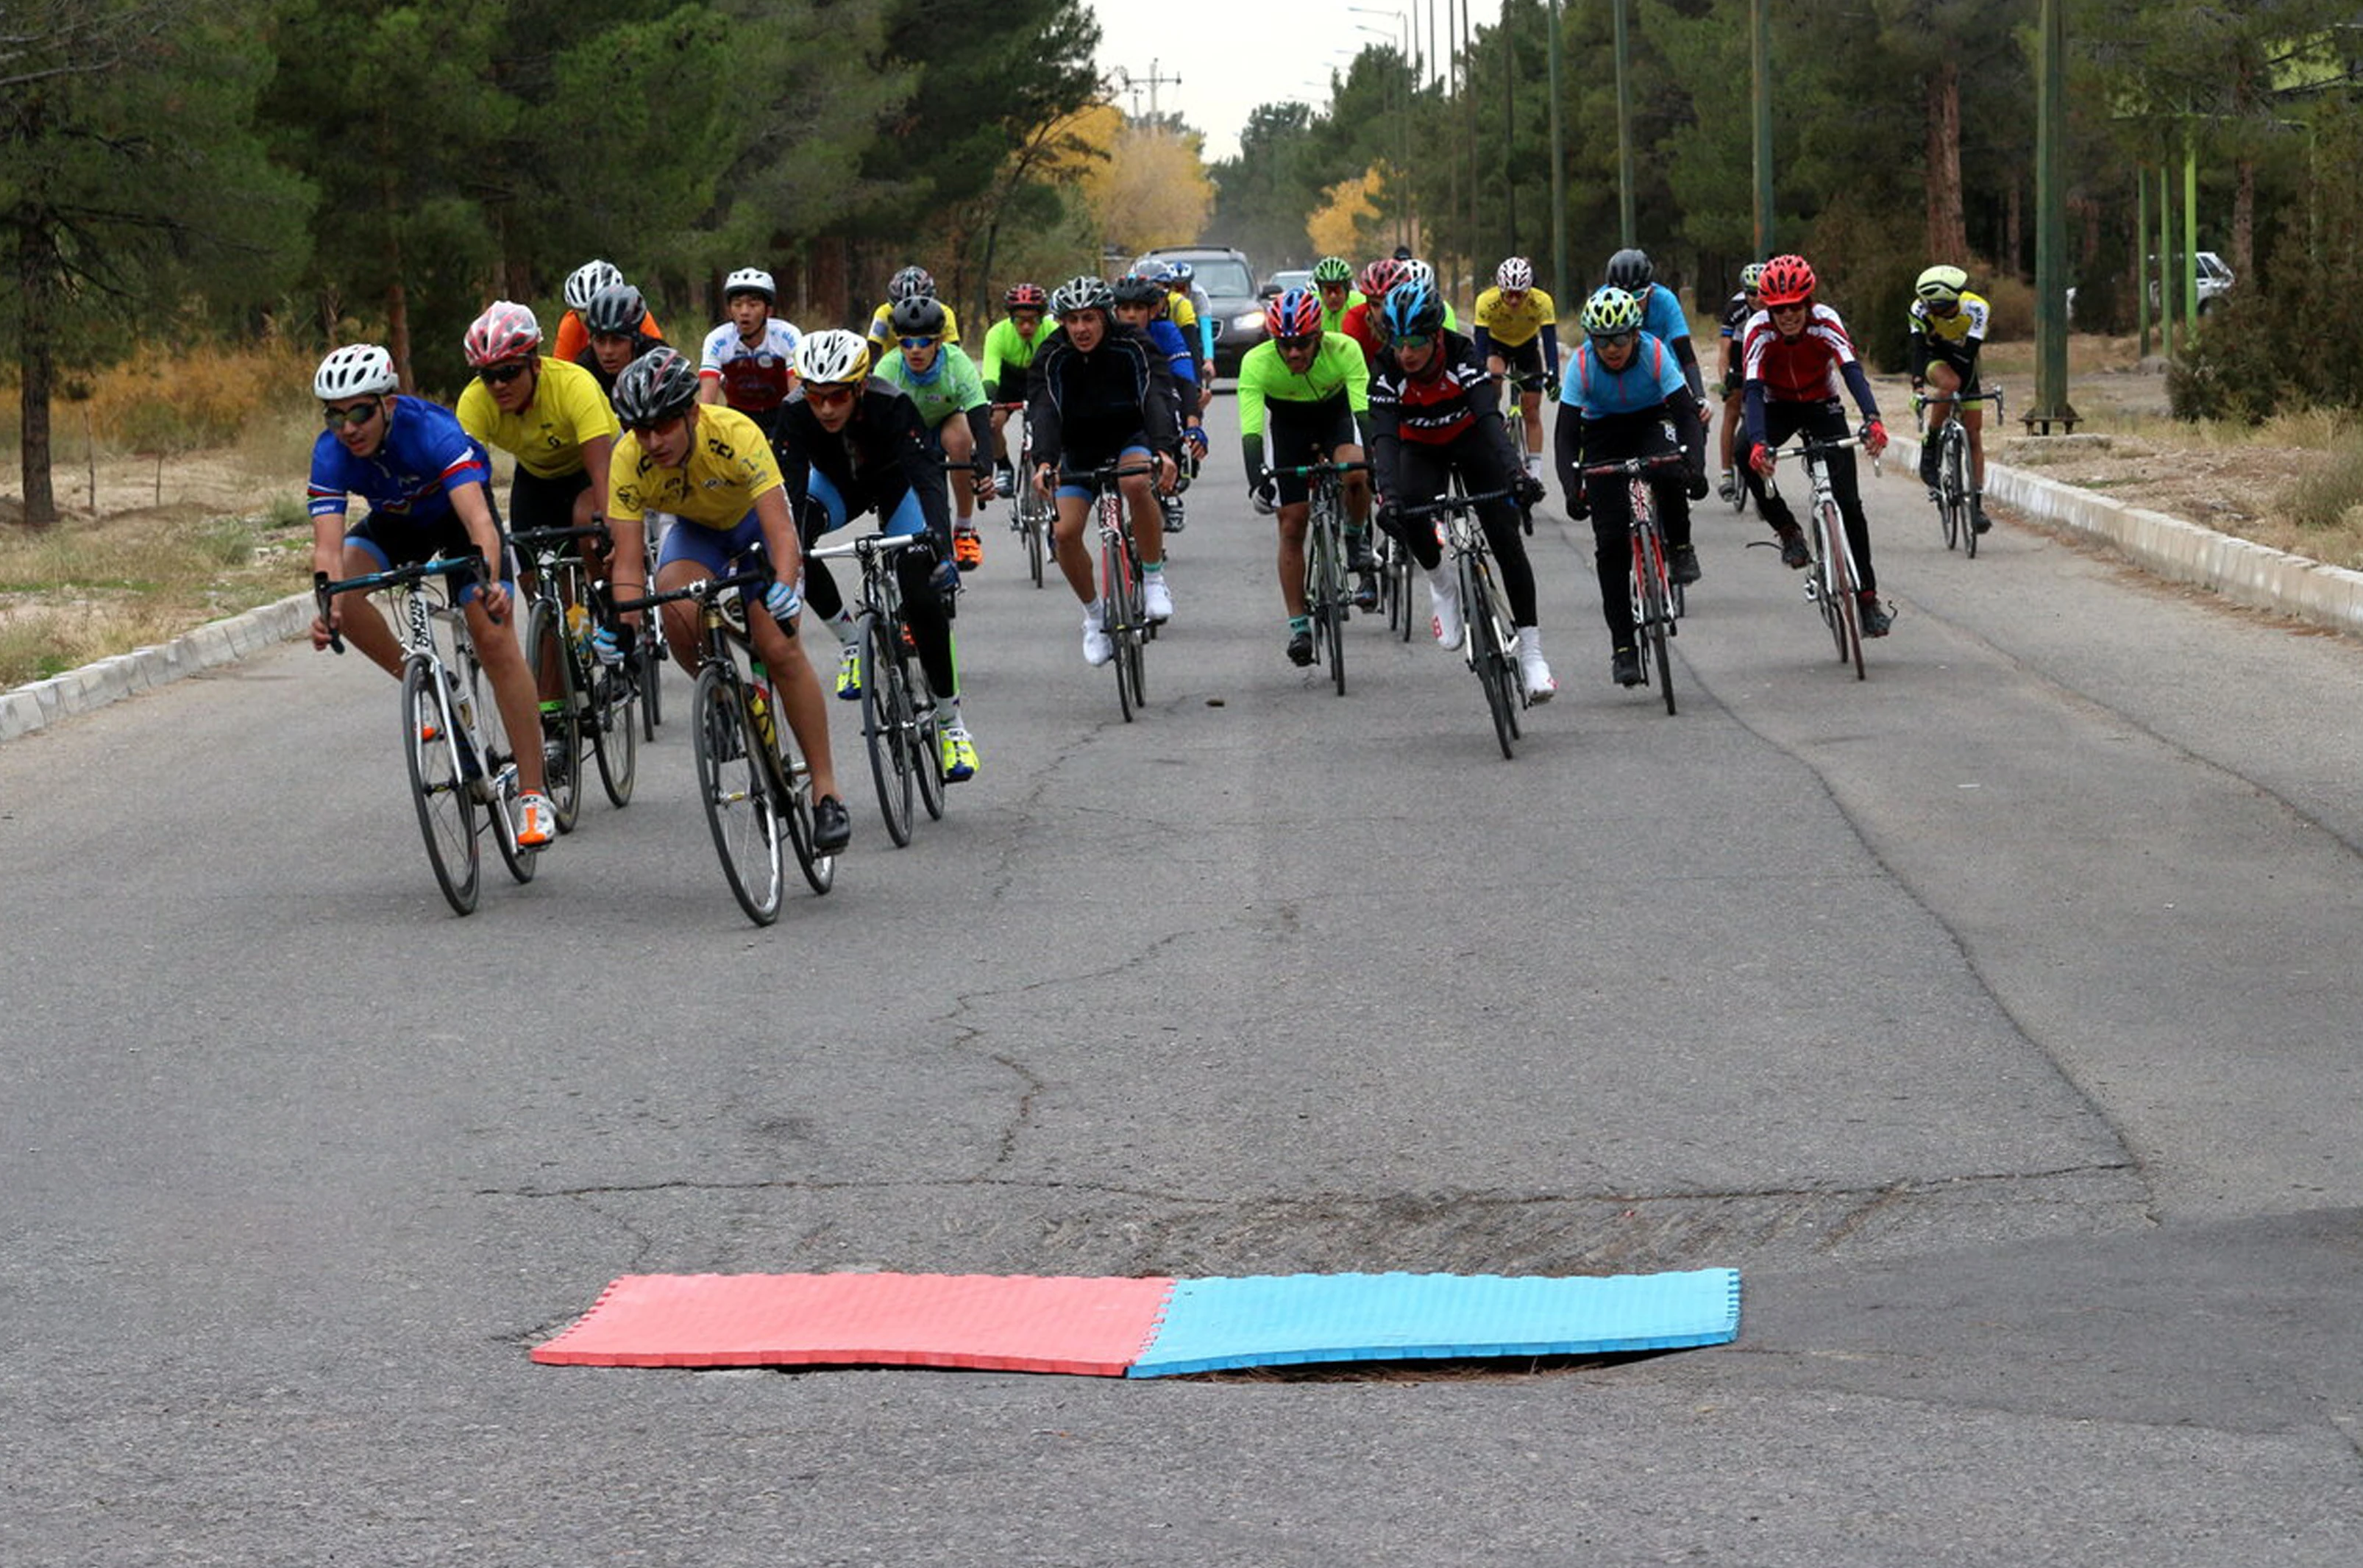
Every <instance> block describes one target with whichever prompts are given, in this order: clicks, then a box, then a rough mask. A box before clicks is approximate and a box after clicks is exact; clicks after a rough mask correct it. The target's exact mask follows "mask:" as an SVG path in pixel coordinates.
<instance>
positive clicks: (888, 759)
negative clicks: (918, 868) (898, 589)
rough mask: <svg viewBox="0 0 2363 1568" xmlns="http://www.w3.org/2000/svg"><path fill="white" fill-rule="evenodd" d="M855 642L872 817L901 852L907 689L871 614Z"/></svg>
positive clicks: (906, 799)
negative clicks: (872, 783)
mask: <svg viewBox="0 0 2363 1568" xmlns="http://www.w3.org/2000/svg"><path fill="white" fill-rule="evenodd" d="M857 635H859V636H860V641H861V659H862V681H861V738H862V740H863V742H864V743H865V744H866V745H867V746H868V748H869V752H870V776H871V778H873V779H875V780H876V781H877V785H878V814H879V815H880V816H882V817H883V818H884V819H885V820H886V836H887V837H888V838H891V839H893V841H894V847H895V848H897V849H901V848H903V847H904V846H905V845H908V844H909V843H910V842H911V802H912V800H913V798H914V795H915V786H916V782H917V781H916V780H915V778H912V767H911V764H912V756H911V745H910V739H909V735H908V734H907V733H906V732H907V731H908V730H909V729H910V728H911V727H912V723H913V719H912V713H911V691H910V688H909V686H908V685H907V684H906V683H905V682H906V680H907V679H908V677H907V673H906V671H905V670H904V667H903V661H902V659H901V658H899V657H896V649H895V647H894V644H895V642H896V641H897V634H896V632H895V631H894V629H893V628H892V627H891V626H889V625H888V624H886V622H885V621H884V620H883V619H882V617H880V616H879V615H878V613H876V612H874V611H871V612H867V613H864V614H863V615H862V617H861V625H860V631H859V633H858V634H857Z"/></svg>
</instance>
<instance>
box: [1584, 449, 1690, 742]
mask: <svg viewBox="0 0 2363 1568" xmlns="http://www.w3.org/2000/svg"><path fill="white" fill-rule="evenodd" d="M1688 461H1689V460H1688V459H1687V458H1684V457H1683V456H1682V454H1681V453H1680V452H1662V453H1659V454H1656V455H1654V456H1651V457H1647V458H1623V459H1621V460H1619V461H1616V462H1613V463H1593V464H1587V465H1586V466H1585V468H1584V469H1583V474H1584V477H1585V478H1586V479H1592V478H1602V479H1618V478H1621V479H1623V480H1625V484H1626V486H1627V494H1628V497H1629V505H1630V508H1631V511H1632V524H1631V525H1630V526H1629V527H1628V528H1627V529H1626V533H1627V534H1628V535H1629V536H1630V544H1631V548H1632V558H1633V561H1632V575H1631V577H1630V579H1629V585H1630V589H1631V591H1632V595H1633V630H1634V634H1635V635H1636V636H1638V637H1640V638H1642V639H1644V640H1645V641H1646V642H1647V644H1648V646H1649V649H1650V652H1651V655H1652V657H1653V658H1654V661H1655V663H1656V664H1657V667H1658V686H1659V691H1660V692H1661V693H1662V695H1663V696H1664V698H1665V703H1666V712H1668V713H1671V712H1674V679H1673V662H1672V658H1671V657H1670V655H1669V653H1668V652H1667V649H1666V639H1667V638H1669V637H1670V636H1673V635H1676V634H1677V633H1678V632H1679V631H1680V630H1681V627H1680V625H1679V624H1678V622H1679V620H1680V618H1681V613H1682V603H1681V587H1680V586H1679V585H1678V584H1676V583H1675V581H1674V580H1673V573H1672V570H1671V569H1670V566H1669V564H1668V561H1667V554H1666V550H1667V547H1666V533H1665V527H1664V525H1662V524H1660V523H1659V521H1658V495H1657V487H1656V486H1655V485H1654V484H1653V483H1651V480H1652V479H1653V478H1654V477H1656V476H1658V475H1661V474H1662V475H1668V476H1671V475H1674V474H1678V473H1681V471H1682V470H1683V469H1685V468H1686V467H1687V466H1688ZM1641 668H1642V675H1643V677H1644V678H1645V679H1646V678H1647V674H1648V665H1647V663H1644V664H1643V666H1642V667H1641Z"/></svg>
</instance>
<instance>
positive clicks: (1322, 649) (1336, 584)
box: [1304, 502, 1346, 697]
mask: <svg viewBox="0 0 2363 1568" xmlns="http://www.w3.org/2000/svg"><path fill="white" fill-rule="evenodd" d="M1306 544H1307V546H1308V547H1309V548H1308V553H1307V554H1306V556H1305V561H1304V565H1305V577H1306V583H1305V588H1306V595H1305V599H1306V603H1305V608H1306V609H1308V610H1310V611H1311V612H1312V613H1313V644H1314V646H1315V648H1316V649H1318V650H1319V656H1320V657H1323V658H1325V659H1326V660H1328V662H1329V679H1330V680H1331V682H1332V683H1333V684H1334V685H1335V686H1336V687H1337V695H1338V696H1340V697H1343V696H1344V695H1346V634H1345V627H1346V570H1345V562H1344V560H1343V559H1342V558H1341V549H1340V541H1339V538H1338V519H1337V507H1336V503H1335V502H1329V503H1327V504H1326V505H1322V506H1321V507H1320V508H1319V510H1318V512H1317V513H1316V515H1315V517H1314V519H1313V528H1312V533H1311V536H1310V538H1308V539H1307V541H1306Z"/></svg>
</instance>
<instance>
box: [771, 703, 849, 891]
mask: <svg viewBox="0 0 2363 1568" xmlns="http://www.w3.org/2000/svg"><path fill="white" fill-rule="evenodd" d="M765 772H766V774H767V775H768V777H769V778H770V779H771V790H772V793H773V799H774V800H776V801H778V802H779V808H778V809H779V813H780V819H781V821H782V822H783V823H786V824H787V833H788V852H789V853H790V854H791V855H793V856H795V862H796V869H797V870H799V871H801V872H803V873H804V883H805V885H806V886H807V887H809V888H811V889H812V890H813V891H814V892H815V893H816V894H823V893H826V892H827V891H828V890H829V889H831V888H833V887H835V886H837V856H836V854H835V852H833V851H832V852H831V853H829V854H827V855H823V854H822V853H820V851H819V850H818V849H816V848H815V847H814V846H813V793H812V768H811V767H810V765H809V764H807V763H806V762H805V761H804V754H803V753H801V752H799V751H797V750H796V737H795V734H794V733H793V732H792V731H790V730H788V729H787V728H785V727H784V725H783V726H782V729H781V730H780V749H779V752H778V753H777V754H776V755H775V756H773V757H772V758H771V762H770V763H769V764H767V765H766V767H765Z"/></svg>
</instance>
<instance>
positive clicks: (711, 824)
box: [690, 666, 787, 925]
mask: <svg viewBox="0 0 2363 1568" xmlns="http://www.w3.org/2000/svg"><path fill="white" fill-rule="evenodd" d="M690 723H691V725H692V744H693V745H695V747H696V749H697V792H698V797H699V799H701V800H702V801H704V803H705V825H706V826H707V827H708V828H710V829H711V830H713V834H714V852H715V854H716V855H717V856H721V859H722V875H723V878H724V879H725V880H727V882H728V883H729V884H730V893H731V896H732V897H733V898H735V899H737V900H738V907H739V908H740V909H742V910H745V911H747V918H749V920H751V921H753V922H755V923H756V924H757V925H769V924H771V922H773V921H775V920H777V919H779V918H780V892H781V884H782V880H783V879H784V877H785V874H786V871H787V867H786V864H785V861H784V857H783V855H782V844H781V828H780V818H779V810H778V805H777V802H776V801H774V800H773V798H772V794H771V781H770V779H769V778H767V777H766V769H765V767H764V764H763V761H762V758H761V756H760V753H759V750H758V748H759V747H760V746H761V745H762V744H763V742H762V738H761V737H760V735H758V734H756V733H755V729H754V725H753V723H751V722H750V721H749V718H748V715H747V711H746V705H745V703H744V702H743V701H741V700H740V697H739V694H738V683H737V682H735V681H733V680H731V679H729V678H728V676H727V675H726V674H725V673H724V672H723V671H722V670H721V669H720V668H716V667H713V666H709V667H707V668H705V669H704V670H702V671H700V672H699V674H698V677H697V689H696V690H695V691H694V692H693V694H692V696H691V698H690Z"/></svg>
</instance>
